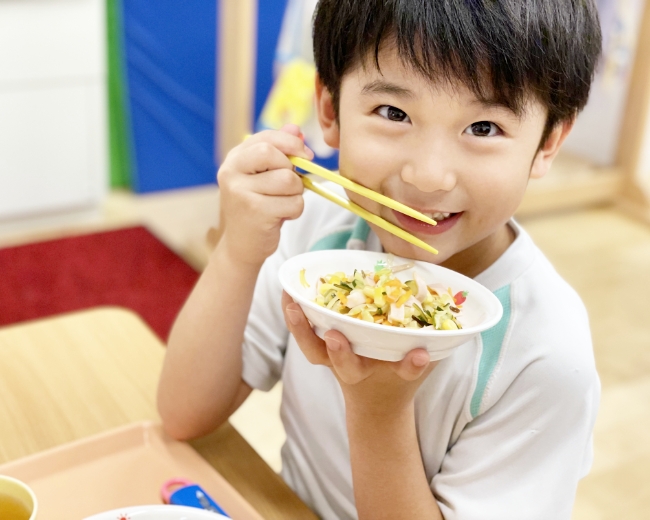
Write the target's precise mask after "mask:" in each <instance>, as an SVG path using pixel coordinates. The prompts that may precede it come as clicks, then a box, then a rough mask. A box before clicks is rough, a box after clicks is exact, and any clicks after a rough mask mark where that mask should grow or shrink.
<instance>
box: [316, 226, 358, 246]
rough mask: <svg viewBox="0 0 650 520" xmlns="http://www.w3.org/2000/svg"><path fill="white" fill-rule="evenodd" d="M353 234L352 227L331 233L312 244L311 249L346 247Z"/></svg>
mask: <svg viewBox="0 0 650 520" xmlns="http://www.w3.org/2000/svg"><path fill="white" fill-rule="evenodd" d="M351 236H352V230H351V229H344V230H343V231H337V232H336V233H332V234H331V235H326V236H324V237H323V238H321V239H320V240H318V241H317V242H316V243H315V244H314V245H313V246H311V249H310V251H325V250H328V249H345V248H346V247H347V245H348V240H350V237H351Z"/></svg>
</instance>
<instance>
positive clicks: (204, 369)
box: [158, 244, 258, 439]
mask: <svg viewBox="0 0 650 520" xmlns="http://www.w3.org/2000/svg"><path fill="white" fill-rule="evenodd" d="M257 274H258V269H257V268H255V267H254V266H247V265H245V264H244V265H242V264H240V263H238V262H236V261H235V260H234V259H231V258H229V257H228V254H227V252H226V251H224V247H222V245H221V244H219V245H217V247H216V248H215V249H214V251H213V253H212V255H211V257H210V261H209V262H208V265H207V267H206V268H205V270H204V272H203V274H202V275H201V277H200V278H199V281H198V283H197V284H196V287H195V288H194V290H193V291H192V294H191V295H190V297H189V298H188V300H187V302H186V303H185V305H184V306H183V309H182V310H181V312H180V314H179V315H178V317H177V319H176V322H175V323H174V326H173V328H172V331H171V334H170V336H169V341H168V347H167V353H166V355H165V363H164V366H163V371H162V374H161V378H160V383H159V386H158V409H159V412H160V415H161V417H162V420H163V424H164V426H165V430H166V431H167V432H168V433H169V434H170V435H171V436H172V437H175V438H177V439H189V438H192V437H197V436H199V435H202V434H206V433H208V432H210V431H212V430H213V429H214V428H216V427H217V426H219V425H220V424H221V423H223V422H224V421H225V420H226V419H227V418H228V417H229V416H230V414H232V412H234V411H235V410H236V409H237V407H239V405H241V403H243V402H244V400H245V399H246V397H248V395H249V394H250V392H251V388H250V387H249V386H248V385H246V383H244V382H243V381H242V379H241V373H242V354H241V344H242V340H243V334H244V328H245V326H246V319H247V317H248V310H249V308H250V304H251V300H252V294H253V290H254V286H255V281H256V279H257Z"/></svg>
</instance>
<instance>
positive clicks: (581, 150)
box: [564, 0, 648, 166]
mask: <svg viewBox="0 0 650 520" xmlns="http://www.w3.org/2000/svg"><path fill="white" fill-rule="evenodd" d="M645 1H648V0H597V4H598V8H599V11H600V15H601V21H602V25H603V60H602V61H601V63H600V67H599V70H598V74H597V75H596V78H595V80H594V84H593V86H592V89H591V95H590V97H589V104H588V105H587V107H586V108H585V110H584V112H582V114H580V116H579V117H578V120H577V122H576V126H575V128H574V129H573V132H572V133H571V135H570V136H569V138H568V139H567V141H566V143H565V145H564V148H565V149H566V150H568V151H571V152H573V153H576V154H578V155H581V156H583V157H586V158H588V159H590V160H591V161H592V162H593V163H595V164H598V165H602V166H610V165H612V164H614V162H615V160H616V154H617V150H618V135H619V132H620V128H621V125H622V122H623V115H624V112H625V105H626V102H627V94H628V90H629V84H630V77H631V73H632V67H633V65H634V58H635V53H636V44H637V41H638V34H639V29H640V25H641V16H640V14H641V13H642V12H643V6H644V2H645Z"/></svg>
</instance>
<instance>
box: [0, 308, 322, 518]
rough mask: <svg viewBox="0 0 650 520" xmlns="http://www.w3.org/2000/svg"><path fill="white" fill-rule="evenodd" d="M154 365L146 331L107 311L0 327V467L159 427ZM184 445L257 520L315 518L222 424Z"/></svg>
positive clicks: (130, 317)
mask: <svg viewBox="0 0 650 520" xmlns="http://www.w3.org/2000/svg"><path fill="white" fill-rule="evenodd" d="M163 357H164V346H163V344H162V343H161V342H160V340H159V339H158V338H157V337H156V336H155V335H154V334H153V333H152V332H151V330H150V329H149V328H148V327H147V325H146V324H145V323H144V322H143V321H142V320H141V319H140V318H139V317H138V316H137V315H136V314H134V313H133V312H131V311H128V310H126V309H121V308H116V307H102V308H97V309H91V310H88V311H83V312H78V313H73V314H67V315H63V316H58V317H54V318H48V319H43V320H38V321H33V322H29V323H24V324H19V325H13V326H9V327H4V328H0V464H1V463H3V462H7V461H10V460H14V459H17V458H20V457H24V456H26V455H30V454H33V453H35V452H38V451H41V450H44V449H47V448H51V447H54V446H57V445H60V444H63V443H66V442H70V441H74V440H77V439H80V438H83V437H86V436H89V435H94V434H97V433H100V432H103V431H106V430H109V429H112V428H116V427H118V426H123V425H125V424H129V423H132V422H136V421H143V420H154V421H159V420H160V418H159V416H158V413H157V411H156V404H155V395H156V386H157V383H158V376H159V374H160V370H161V368H162V362H163ZM191 444H192V446H194V448H195V449H196V450H197V451H198V452H199V453H200V454H201V455H202V456H203V457H204V458H205V459H206V460H207V461H208V462H209V463H210V464H211V465H212V466H213V467H214V468H215V469H216V470H217V471H219V473H221V475H223V476H224V477H225V478H226V479H227V480H228V481H229V482H230V483H231V484H232V485H233V486H234V487H235V488H236V489H237V490H238V491H239V492H240V493H241V494H242V496H244V498H246V500H248V502H249V503H250V504H251V505H252V506H253V507H254V508H255V509H257V511H258V512H259V513H260V514H261V515H262V516H264V517H265V518H267V519H269V520H275V519H278V520H279V519H294V518H295V519H301V520H303V519H304V520H310V519H315V518H316V516H315V515H314V513H312V512H311V511H310V510H309V509H308V508H307V506H306V505H305V504H304V503H303V502H302V501H300V499H299V498H298V497H297V496H296V495H295V494H294V493H293V491H292V490H291V489H290V488H289V487H288V486H287V485H286V484H285V483H284V481H283V480H282V478H280V477H279V476H278V475H277V474H276V473H275V472H274V471H273V470H272V469H271V468H270V467H269V466H268V465H267V464H266V463H265V462H264V461H263V460H262V459H261V458H260V456H259V455H258V454H257V453H256V452H255V451H254V450H253V449H252V448H251V447H250V445H249V444H248V443H247V442H246V441H245V440H244V439H243V438H242V437H241V435H239V433H238V432H237V431H236V430H235V429H234V428H233V427H232V426H230V424H225V425H224V426H223V427H221V428H220V429H218V430H217V431H216V432H214V433H212V434H211V435H208V436H206V437H204V438H201V439H198V440H196V441H193V442H192V443H191Z"/></svg>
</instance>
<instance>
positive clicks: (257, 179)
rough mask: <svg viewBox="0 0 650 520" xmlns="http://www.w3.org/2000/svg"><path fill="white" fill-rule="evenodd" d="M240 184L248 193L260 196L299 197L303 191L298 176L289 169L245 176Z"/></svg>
mask: <svg viewBox="0 0 650 520" xmlns="http://www.w3.org/2000/svg"><path fill="white" fill-rule="evenodd" d="M242 183H243V184H244V185H246V187H247V189H248V190H249V191H254V192H256V193H260V194H262V195H280V196H282V195H300V194H301V193H302V192H303V191H304V189H305V187H304V185H303V183H302V180H301V178H300V175H298V174H297V173H296V172H294V171H293V170H291V169H281V170H271V171H268V172H262V173H258V174H257V175H247V176H246V177H245V178H243V179H242Z"/></svg>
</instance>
